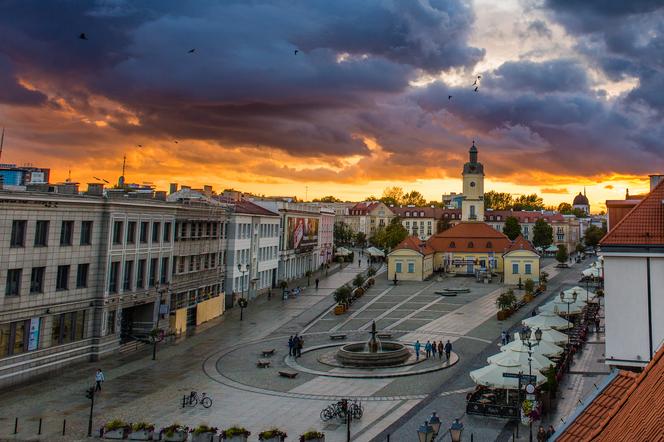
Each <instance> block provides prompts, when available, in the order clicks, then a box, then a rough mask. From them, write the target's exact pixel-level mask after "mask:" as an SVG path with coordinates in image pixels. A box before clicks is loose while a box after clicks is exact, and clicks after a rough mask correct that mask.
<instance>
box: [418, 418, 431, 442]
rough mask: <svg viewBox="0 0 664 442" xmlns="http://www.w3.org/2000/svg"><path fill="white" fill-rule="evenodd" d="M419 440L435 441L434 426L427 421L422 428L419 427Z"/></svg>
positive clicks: (425, 441) (423, 441)
mask: <svg viewBox="0 0 664 442" xmlns="http://www.w3.org/2000/svg"><path fill="white" fill-rule="evenodd" d="M417 440H418V441H419V442H431V441H433V428H431V425H429V423H428V422H427V421H424V423H423V424H422V425H420V428H418V429H417Z"/></svg>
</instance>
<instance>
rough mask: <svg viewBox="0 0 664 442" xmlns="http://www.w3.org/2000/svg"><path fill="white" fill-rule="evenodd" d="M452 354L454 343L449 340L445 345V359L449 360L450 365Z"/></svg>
mask: <svg viewBox="0 0 664 442" xmlns="http://www.w3.org/2000/svg"><path fill="white" fill-rule="evenodd" d="M451 353H452V343H451V342H450V340H449V339H448V340H447V342H446V343H445V359H447V363H448V364H449V363H450V354H451Z"/></svg>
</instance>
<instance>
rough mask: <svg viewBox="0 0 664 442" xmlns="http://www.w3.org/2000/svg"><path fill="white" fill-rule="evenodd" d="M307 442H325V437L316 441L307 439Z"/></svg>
mask: <svg viewBox="0 0 664 442" xmlns="http://www.w3.org/2000/svg"><path fill="white" fill-rule="evenodd" d="M307 442H325V436H323V437H319V438H316V439H307Z"/></svg>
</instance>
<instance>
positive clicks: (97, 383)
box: [95, 368, 106, 391]
mask: <svg viewBox="0 0 664 442" xmlns="http://www.w3.org/2000/svg"><path fill="white" fill-rule="evenodd" d="M105 380H106V378H105V377H104V373H103V372H102V371H101V368H98V369H97V373H95V391H101V384H103V383H104V381H105Z"/></svg>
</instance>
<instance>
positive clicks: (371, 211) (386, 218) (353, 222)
mask: <svg viewBox="0 0 664 442" xmlns="http://www.w3.org/2000/svg"><path fill="white" fill-rule="evenodd" d="M392 218H394V213H393V212H392V210H391V209H390V208H389V207H387V206H386V205H385V204H383V203H382V202H380V201H363V202H361V203H357V204H355V205H354V206H352V207H351V208H349V209H348V215H347V216H346V217H345V223H346V224H348V226H349V227H350V228H351V230H352V231H353V232H354V233H360V232H362V233H364V234H365V235H366V237H367V239H368V238H369V237H371V236H372V235H373V234H374V233H376V231H377V230H378V229H380V228H386V227H387V226H388V224H389V223H390V221H391V220H392Z"/></svg>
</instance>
